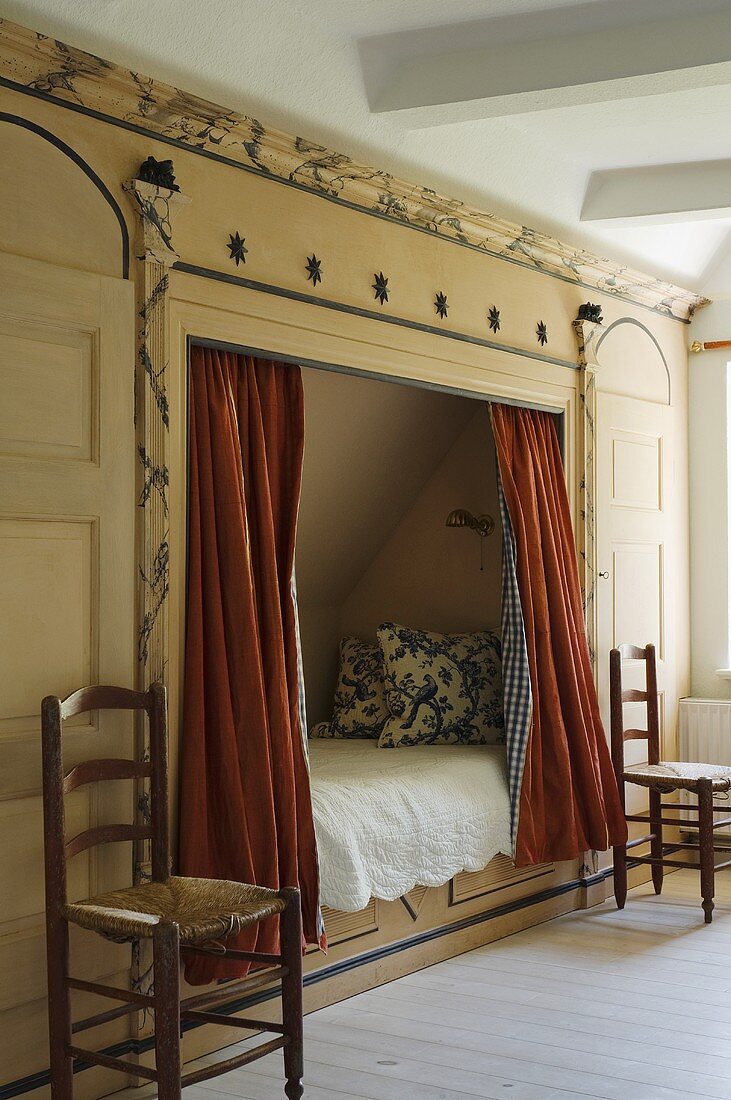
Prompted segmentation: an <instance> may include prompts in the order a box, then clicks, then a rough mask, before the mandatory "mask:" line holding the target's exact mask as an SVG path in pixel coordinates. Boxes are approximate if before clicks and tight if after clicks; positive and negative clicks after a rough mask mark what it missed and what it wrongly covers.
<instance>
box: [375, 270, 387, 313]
mask: <svg viewBox="0 0 731 1100" xmlns="http://www.w3.org/2000/svg"><path fill="white" fill-rule="evenodd" d="M373 278H374V280H375V281H374V282H373V284H372V286H373V289H374V291H375V296H376V301H377V302H380V303H381V305H382V306H383V305H385V304H386V302H387V301H388V278H387V277H386V276H385V275H384V274H383V272H382V271H379V272H378V274H377V275H375V274H374V276H373Z"/></svg>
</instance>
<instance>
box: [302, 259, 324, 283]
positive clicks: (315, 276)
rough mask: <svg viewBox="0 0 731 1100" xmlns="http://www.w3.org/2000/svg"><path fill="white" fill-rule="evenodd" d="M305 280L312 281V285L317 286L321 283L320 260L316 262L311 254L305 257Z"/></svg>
mask: <svg viewBox="0 0 731 1100" xmlns="http://www.w3.org/2000/svg"><path fill="white" fill-rule="evenodd" d="M306 266H307V278H308V279H312V285H313V286H317V284H318V283H321V282H322V260H318V258H317V256H316V255H315V253H314V252H313V253H312V255H311V256H308V257H307V265H306Z"/></svg>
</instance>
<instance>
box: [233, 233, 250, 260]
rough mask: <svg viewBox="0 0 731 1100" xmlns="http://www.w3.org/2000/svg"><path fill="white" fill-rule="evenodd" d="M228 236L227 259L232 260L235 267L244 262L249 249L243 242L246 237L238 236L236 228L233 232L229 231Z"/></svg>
mask: <svg viewBox="0 0 731 1100" xmlns="http://www.w3.org/2000/svg"><path fill="white" fill-rule="evenodd" d="M229 237H230V238H231V239H230V241H229V243H228V250H229V252H230V253H231V255H230V256H229V259H231V260H234V261H235V262H236V266H237V267H238V266H239V264H245V263H246V254H247V252H248V251H249V250H248V248H247V247H246V244H245V243H244V242H245V241H246V237H240V236H239V231H238V229H237V230H236V232H235V233H229Z"/></svg>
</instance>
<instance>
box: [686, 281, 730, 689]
mask: <svg viewBox="0 0 731 1100" xmlns="http://www.w3.org/2000/svg"><path fill="white" fill-rule="evenodd" d="M729 338H731V300H721V301H716V302H714V303H713V304H712V305H710V306H708V307H706V309H704V310H702V311H701V312H700V313H699V315H698V317H697V318H696V319H695V320H694V321H693V323H692V325H691V326H690V332H689V340H699V341H703V340H723V339H729ZM730 351H731V349H728V348H726V349H722V350H720V351H704V352H701V353H699V354H691V358H690V382H689V387H690V395H689V396H690V412H689V416H690V530H691V692H692V694H693V695H694V696H697V697H704V698H721V699H723V698H727V697H728V696H729V694H731V683H730V682H729V681H726V680H723V679H721V678H720V677H719V676H718V675H717V674H716V671H715V670H716V669H717V668H723V667H727V666H728V665H729V664H730V663H731V653H729V583H728V568H729V499H728V498H729V463H728V401H729V386H728V375H729V360H731V354H729V353H730Z"/></svg>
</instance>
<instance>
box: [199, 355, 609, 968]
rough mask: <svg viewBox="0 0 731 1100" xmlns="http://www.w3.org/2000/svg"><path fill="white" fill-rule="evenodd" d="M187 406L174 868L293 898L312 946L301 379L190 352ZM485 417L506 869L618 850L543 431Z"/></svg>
mask: <svg viewBox="0 0 731 1100" xmlns="http://www.w3.org/2000/svg"><path fill="white" fill-rule="evenodd" d="M189 392H190V429H189V434H190V464H189V545H188V608H187V633H186V654H185V695H184V721H183V727H184V728H183V746H182V757H181V780H180V790H181V798H180V855H179V865H180V870H181V872H182V873H183V874H186V875H193V876H202V877H211V878H223V879H233V880H236V881H242V882H251V883H255V884H257V885H261V886H269V887H272V888H278V887H280V886H284V885H299V887H300V889H301V891H302V904H303V923H304V933H305V938H306V940H307V942H310V943H320V945H321V946H324V936H323V934H322V927H321V920H320V916H319V906H318V894H319V882H318V867H317V849H316V841H315V832H314V825H313V819H312V807H311V802H310V788H309V775H308V770H307V761H306V758H305V750H304V744H303V730H302V723H301V717H300V714H301V708H300V689H301V669H300V667H299V642H298V634H297V614H296V606H295V599H294V593H293V588H292V578H293V568H294V551H295V536H296V525H297V508H298V504H299V495H300V483H301V474H302V455H303V445H304V402H303V390H302V379H301V373H300V371H299V369H298V368H297V367H295V366H290V365H286V364H283V363H277V362H270V361H268V360H263V359H255V358H253V357H251V356H246V355H241V354H238V353H234V352H227V351H222V350H217V349H209V348H202V347H199V346H194V347H193V348H192V351H191V362H190V387H189ZM491 411H492V422H493V433H494V436H495V441H496V445H497V453H498V460H499V463H498V465H499V470H500V482H501V496H502V502H501V503H502V506H503V520H504V522H503V526H504V537H505V554H504V562H503V642H504V678H505V695H506V700H505V702H506V726H507V730H508V760H509V775H510V781H511V796H512V807H513V820H514V857H515V861H516V863H517V864H518V865H523V864H531V863H543V862H548V861H556V860H569V859H574V858H576V857H577V856H578V855H579V854H580V853H581V852H583V851H585V850H587V849H590V848H595V849H606V848H607V847H609V846H611V845H614V844H619V843H622V842H623V840H624V839H625V838H626V825H625V823H624V816H623V814H622V811H621V807H620V804H619V798H618V794H617V789H616V784H615V780H614V775H613V772H612V768H611V764H610V759H609V753H608V749H607V744H606V738H605V735H604V730H603V728H602V722H601V718H600V715H599V707H598V702H597V696H596V690H595V687H594V683H593V680H592V675H591V662H590V658H589V651H588V645H587V641H586V633H585V627H584V620H583V610H582V605H581V595H580V589H579V580H578V569H577V562H576V552H575V546H574V539H573V533H572V529H571V518H570V511H569V503H568V497H567V494H566V484H565V480H564V473H563V465H562V462H561V455H560V449H559V444H558V437H557V435H556V428H555V423H554V418H553V417H552V416H550V415H549V414H547V413H542V412H538V411H536V410H530V409H520V408H514V407H510V406H504V405H493V406H492V408H491ZM402 751H404V752H407V751H409V750H408V749H404V750H402ZM236 946H238V947H240V948H241V949H245V950H251V949H257V950H262V951H274V950H276V949H277V929H276V925H275V922H273V921H267V922H263V923H262V924H261V926H260V927H259V928H258V929H254V930H247V931H245V932H244V933H242V935H241V937H240V938H239V941H238V943H237V945H236ZM241 972H242V964H241V963H235V962H232V961H228V962H227V961H225V960H223V959H220V960H211V959H208V958H200V957H197V958H189V959H188V960H187V961H186V978H187V980H188V981H189V982H192V983H198V982H205V981H210V980H212V979H214V978H223V977H236V976H238V975H239V974H240V973H241Z"/></svg>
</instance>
